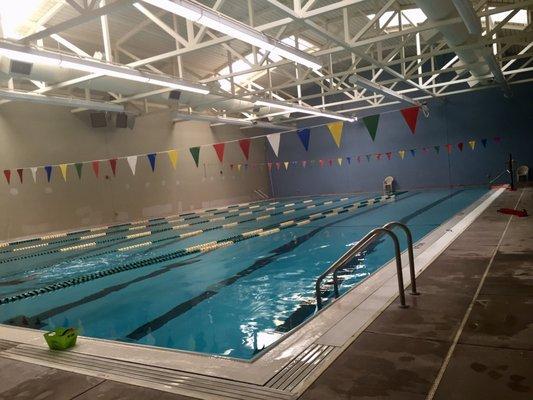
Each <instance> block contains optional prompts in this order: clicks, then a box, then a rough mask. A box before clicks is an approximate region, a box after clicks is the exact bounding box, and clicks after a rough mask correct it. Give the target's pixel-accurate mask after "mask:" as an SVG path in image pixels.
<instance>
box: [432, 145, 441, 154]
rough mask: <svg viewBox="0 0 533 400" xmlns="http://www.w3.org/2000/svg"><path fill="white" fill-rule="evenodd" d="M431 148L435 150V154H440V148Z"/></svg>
mask: <svg viewBox="0 0 533 400" xmlns="http://www.w3.org/2000/svg"><path fill="white" fill-rule="evenodd" d="M433 148H434V149H435V153H437V154H439V153H440V146H433Z"/></svg>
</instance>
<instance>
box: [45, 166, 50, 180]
mask: <svg viewBox="0 0 533 400" xmlns="http://www.w3.org/2000/svg"><path fill="white" fill-rule="evenodd" d="M44 170H45V171H46V179H47V180H48V182H50V179H51V178H52V166H51V165H47V166H46V167H44Z"/></svg>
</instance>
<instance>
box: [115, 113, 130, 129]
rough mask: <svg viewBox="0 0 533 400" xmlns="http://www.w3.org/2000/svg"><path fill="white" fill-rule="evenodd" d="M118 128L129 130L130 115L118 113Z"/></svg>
mask: <svg viewBox="0 0 533 400" xmlns="http://www.w3.org/2000/svg"><path fill="white" fill-rule="evenodd" d="M116 127H117V128H127V127H128V115H127V114H126V113H118V114H117V119H116Z"/></svg>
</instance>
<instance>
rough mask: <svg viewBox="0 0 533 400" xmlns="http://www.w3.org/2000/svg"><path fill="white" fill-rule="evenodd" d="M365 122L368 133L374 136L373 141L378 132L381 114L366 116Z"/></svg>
mask: <svg viewBox="0 0 533 400" xmlns="http://www.w3.org/2000/svg"><path fill="white" fill-rule="evenodd" d="M363 122H364V124H365V126H366V129H367V130H368V133H369V134H370V137H371V138H372V141H374V140H375V139H376V132H377V131H378V123H379V114H376V115H370V116H368V117H364V118H363Z"/></svg>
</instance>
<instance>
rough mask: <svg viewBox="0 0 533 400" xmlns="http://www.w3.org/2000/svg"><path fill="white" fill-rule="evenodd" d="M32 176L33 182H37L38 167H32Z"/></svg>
mask: <svg viewBox="0 0 533 400" xmlns="http://www.w3.org/2000/svg"><path fill="white" fill-rule="evenodd" d="M30 170H31V176H32V177H33V182H34V183H35V182H37V167H31V168H30Z"/></svg>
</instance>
